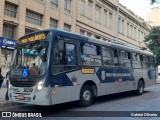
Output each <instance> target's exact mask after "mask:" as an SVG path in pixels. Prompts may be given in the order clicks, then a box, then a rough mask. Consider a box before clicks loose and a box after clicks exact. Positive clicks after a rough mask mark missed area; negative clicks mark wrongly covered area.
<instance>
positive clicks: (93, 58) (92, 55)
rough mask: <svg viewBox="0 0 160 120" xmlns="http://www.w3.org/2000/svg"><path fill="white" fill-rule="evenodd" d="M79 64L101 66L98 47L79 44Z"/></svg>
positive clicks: (89, 44) (90, 44)
mask: <svg viewBox="0 0 160 120" xmlns="http://www.w3.org/2000/svg"><path fill="white" fill-rule="evenodd" d="M80 46H81V63H82V64H83V65H92V66H94V65H101V56H100V55H101V53H100V46H96V45H94V44H92V43H81V45H80Z"/></svg>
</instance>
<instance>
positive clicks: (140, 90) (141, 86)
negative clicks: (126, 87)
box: [136, 80, 144, 95]
mask: <svg viewBox="0 0 160 120" xmlns="http://www.w3.org/2000/svg"><path fill="white" fill-rule="evenodd" d="M143 92H144V82H143V81H142V80H140V81H139V82H138V87H137V90H136V94H137V95H142V94H143Z"/></svg>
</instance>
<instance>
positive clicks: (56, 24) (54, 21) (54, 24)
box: [50, 18, 58, 29]
mask: <svg viewBox="0 0 160 120" xmlns="http://www.w3.org/2000/svg"><path fill="white" fill-rule="evenodd" d="M57 26H58V20H55V19H53V18H51V19H50V28H51V29H52V28H57Z"/></svg>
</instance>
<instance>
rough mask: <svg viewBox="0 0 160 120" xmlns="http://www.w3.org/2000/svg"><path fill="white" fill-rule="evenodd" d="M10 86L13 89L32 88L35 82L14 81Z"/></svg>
mask: <svg viewBox="0 0 160 120" xmlns="http://www.w3.org/2000/svg"><path fill="white" fill-rule="evenodd" d="M10 83H11V85H12V86H14V87H33V86H34V85H36V83H37V82H36V81H16V80H12V81H11V82H10Z"/></svg>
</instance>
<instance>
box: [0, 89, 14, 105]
mask: <svg viewBox="0 0 160 120" xmlns="http://www.w3.org/2000/svg"><path fill="white" fill-rule="evenodd" d="M6 91H7V88H4V87H2V88H1V89H0V108H3V107H7V106H12V105H13V103H12V102H9V101H6V100H5V94H6Z"/></svg>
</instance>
